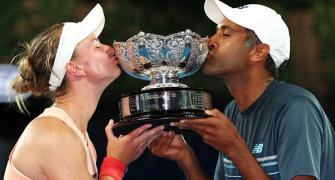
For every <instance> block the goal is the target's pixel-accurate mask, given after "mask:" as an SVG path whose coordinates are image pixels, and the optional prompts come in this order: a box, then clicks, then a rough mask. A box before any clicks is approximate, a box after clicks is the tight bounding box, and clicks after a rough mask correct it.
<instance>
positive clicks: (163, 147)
mask: <svg viewBox="0 0 335 180" xmlns="http://www.w3.org/2000/svg"><path fill="white" fill-rule="evenodd" d="M174 137H175V134H174V133H171V132H169V133H167V134H166V135H165V136H164V138H161V139H159V140H158V141H157V144H156V145H155V146H154V147H153V148H152V149H151V153H153V154H155V153H159V152H160V153H164V154H166V153H167V150H168V149H169V146H170V145H171V143H172V142H173V139H174Z"/></svg>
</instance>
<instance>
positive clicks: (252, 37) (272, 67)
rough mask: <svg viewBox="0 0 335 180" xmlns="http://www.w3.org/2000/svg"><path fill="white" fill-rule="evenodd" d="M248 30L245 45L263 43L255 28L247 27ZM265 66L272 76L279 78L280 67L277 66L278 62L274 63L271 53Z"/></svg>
mask: <svg viewBox="0 0 335 180" xmlns="http://www.w3.org/2000/svg"><path fill="white" fill-rule="evenodd" d="M246 31H247V38H246V40H245V42H244V44H245V46H247V47H253V46H255V45H258V44H262V41H261V40H260V39H259V38H258V37H257V35H256V34H255V32H254V31H253V30H250V29H246ZM265 68H266V69H267V70H268V71H269V72H270V74H271V76H272V77H274V78H278V68H277V67H276V64H275V63H274V61H273V59H272V57H271V56H270V54H269V55H268V58H267V59H266V62H265Z"/></svg>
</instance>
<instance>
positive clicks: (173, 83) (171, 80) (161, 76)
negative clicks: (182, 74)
mask: <svg viewBox="0 0 335 180" xmlns="http://www.w3.org/2000/svg"><path fill="white" fill-rule="evenodd" d="M166 87H181V88H187V87H188V86H187V85H185V84H182V83H179V80H178V76H177V74H175V73H162V72H160V73H155V72H154V71H153V72H151V83H150V84H149V85H148V86H145V87H144V88H142V90H149V89H155V88H166Z"/></svg>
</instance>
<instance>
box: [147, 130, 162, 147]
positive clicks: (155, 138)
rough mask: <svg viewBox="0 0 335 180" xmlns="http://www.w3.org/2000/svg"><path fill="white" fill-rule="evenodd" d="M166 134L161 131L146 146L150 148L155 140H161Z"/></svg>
mask: <svg viewBox="0 0 335 180" xmlns="http://www.w3.org/2000/svg"><path fill="white" fill-rule="evenodd" d="M164 133H166V132H165V131H160V132H159V133H157V134H155V135H154V136H153V137H152V138H150V139H149V140H148V142H147V143H146V146H147V147H148V148H149V146H150V145H151V143H152V142H153V141H154V140H157V139H158V138H160V137H161V136H162V135H163V134H164Z"/></svg>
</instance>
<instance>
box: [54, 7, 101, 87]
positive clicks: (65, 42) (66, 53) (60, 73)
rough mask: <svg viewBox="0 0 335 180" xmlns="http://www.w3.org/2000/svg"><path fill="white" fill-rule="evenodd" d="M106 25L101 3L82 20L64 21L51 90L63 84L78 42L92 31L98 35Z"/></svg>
mask: <svg viewBox="0 0 335 180" xmlns="http://www.w3.org/2000/svg"><path fill="white" fill-rule="evenodd" d="M104 25H105V16H104V12H103V10H102V7H101V6H100V4H97V5H96V6H95V7H94V8H93V9H92V10H91V11H90V12H89V13H88V14H87V15H86V17H85V18H84V19H83V20H82V21H81V22H77V23H75V22H65V23H64V26H63V30H62V34H61V37H60V40H59V45H58V48H57V53H56V57H55V61H54V64H53V67H52V72H51V74H50V79H49V85H50V86H49V90H50V91H55V90H56V89H57V88H58V87H59V86H60V85H61V84H62V81H63V79H64V76H65V72H66V68H65V66H66V64H67V63H68V62H69V61H70V60H71V57H72V54H73V52H74V50H75V48H76V46H77V44H78V43H79V42H80V41H82V40H84V39H85V38H87V37H88V36H89V35H90V34H92V33H94V34H95V35H96V36H97V37H98V36H99V35H100V33H101V31H102V29H103V28H104Z"/></svg>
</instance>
